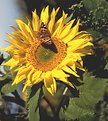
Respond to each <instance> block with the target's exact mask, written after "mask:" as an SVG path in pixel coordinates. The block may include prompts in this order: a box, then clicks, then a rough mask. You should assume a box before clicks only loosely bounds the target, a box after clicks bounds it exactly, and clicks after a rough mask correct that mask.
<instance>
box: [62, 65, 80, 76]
mask: <svg viewBox="0 0 108 121" xmlns="http://www.w3.org/2000/svg"><path fill="white" fill-rule="evenodd" d="M62 69H63V70H64V71H66V72H68V73H70V74H72V75H74V76H76V77H79V75H78V74H76V72H75V71H73V70H72V69H70V68H69V67H67V66H64V67H63V68H62Z"/></svg>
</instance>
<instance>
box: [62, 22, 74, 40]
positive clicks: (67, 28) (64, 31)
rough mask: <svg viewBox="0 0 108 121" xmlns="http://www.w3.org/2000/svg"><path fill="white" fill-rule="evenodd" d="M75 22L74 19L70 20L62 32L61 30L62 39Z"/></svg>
mask: <svg viewBox="0 0 108 121" xmlns="http://www.w3.org/2000/svg"><path fill="white" fill-rule="evenodd" d="M73 22H74V20H71V21H70V22H68V23H67V24H66V25H65V26H64V28H63V30H62V32H61V34H60V39H62V38H63V37H65V36H66V35H67V34H68V33H69V31H70V28H71V27H72V24H73Z"/></svg>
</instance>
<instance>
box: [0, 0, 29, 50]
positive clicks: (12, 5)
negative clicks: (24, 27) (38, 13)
mask: <svg viewBox="0 0 108 121" xmlns="http://www.w3.org/2000/svg"><path fill="white" fill-rule="evenodd" d="M26 16H27V8H26V6H25V3H24V0H0V48H3V47H6V46H7V45H8V43H7V42H5V41H4V40H7V36H6V33H10V32H11V31H12V29H11V27H9V26H13V25H16V23H15V20H16V19H23V17H24V18H25V17H26Z"/></svg>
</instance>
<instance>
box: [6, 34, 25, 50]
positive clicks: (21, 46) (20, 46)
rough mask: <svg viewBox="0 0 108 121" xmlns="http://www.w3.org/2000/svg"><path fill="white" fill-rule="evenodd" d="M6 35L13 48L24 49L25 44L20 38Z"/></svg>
mask: <svg viewBox="0 0 108 121" xmlns="http://www.w3.org/2000/svg"><path fill="white" fill-rule="evenodd" d="M7 36H8V38H9V39H10V40H11V41H10V42H9V43H10V44H12V45H13V47H14V48H18V49H20V50H22V51H25V48H27V46H26V45H25V44H24V43H23V42H21V41H20V40H19V41H18V40H17V38H15V37H13V36H12V35H10V34H7Z"/></svg>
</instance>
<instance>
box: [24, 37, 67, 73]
mask: <svg viewBox="0 0 108 121" xmlns="http://www.w3.org/2000/svg"><path fill="white" fill-rule="evenodd" d="M53 43H54V45H53V46H52V45H48V47H46V46H43V45H41V43H40V42H39V43H35V44H34V45H32V46H31V47H30V48H29V49H28V50H27V53H26V58H27V61H28V62H29V63H30V64H31V65H32V66H33V67H34V68H35V69H36V70H41V71H43V72H47V71H51V70H52V69H54V68H56V67H57V66H58V65H59V64H60V63H61V62H62V60H63V59H64V58H65V57H66V44H65V43H63V42H60V41H58V40H57V39H55V38H53Z"/></svg>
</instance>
